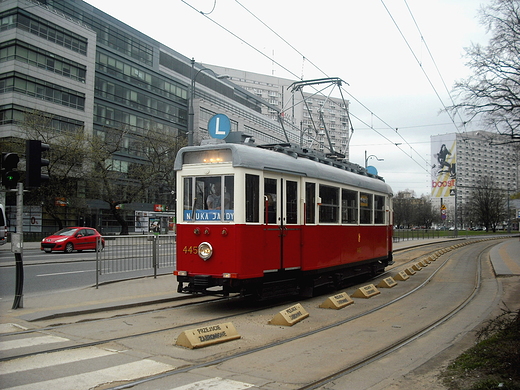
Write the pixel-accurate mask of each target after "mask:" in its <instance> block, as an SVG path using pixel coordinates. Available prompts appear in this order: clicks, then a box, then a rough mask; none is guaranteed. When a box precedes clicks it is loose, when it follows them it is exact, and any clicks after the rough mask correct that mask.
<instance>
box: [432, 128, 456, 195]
mask: <svg viewBox="0 0 520 390" xmlns="http://www.w3.org/2000/svg"><path fill="white" fill-rule="evenodd" d="M431 151H432V171H431V176H432V192H431V197H432V198H447V197H449V196H455V185H456V180H457V177H456V170H455V167H456V161H457V160H456V152H457V147H456V134H445V135H435V136H432V137H431Z"/></svg>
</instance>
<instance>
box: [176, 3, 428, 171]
mask: <svg viewBox="0 0 520 390" xmlns="http://www.w3.org/2000/svg"><path fill="white" fill-rule="evenodd" d="M181 1H182V2H183V3H184V4H186V5H187V6H188V7H190V8H191V9H193V10H194V11H196V12H197V13H200V14H201V15H203V16H204V17H206V18H207V19H208V20H210V21H211V22H213V23H214V24H216V25H217V26H218V27H220V28H222V29H223V30H224V31H226V32H228V33H229V34H231V35H232V36H234V37H235V38H237V39H238V40H240V41H241V42H243V43H244V44H246V45H247V46H249V47H250V48H251V49H253V50H254V51H256V52H257V53H259V54H261V55H262V56H263V57H265V58H267V59H269V60H270V61H272V62H273V63H274V64H276V65H278V66H280V68H282V69H283V70H285V71H286V72H288V73H289V74H291V75H293V76H294V77H295V78H297V79H298V75H296V74H295V73H294V72H292V71H291V70H289V69H288V68H287V67H285V66H283V65H282V64H281V63H279V62H278V61H276V60H275V59H274V58H272V57H270V56H269V55H267V54H265V53H263V52H262V51H261V50H259V49H258V48H256V47H255V46H253V45H252V44H250V43H249V42H247V41H246V40H244V39H243V38H241V37H240V36H238V35H237V34H235V33H234V32H232V31H231V30H229V29H228V28H226V27H224V26H223V25H222V24H220V23H218V22H217V21H215V20H214V19H212V18H211V17H209V16H208V14H205V13H203V12H201V11H199V10H198V9H197V8H195V7H194V6H192V5H191V4H189V3H188V2H187V1H185V0H181ZM237 3H238V4H239V5H240V6H241V7H242V8H244V9H245V10H246V11H247V12H248V13H250V14H251V15H253V16H254V14H253V13H252V12H251V11H249V10H247V9H246V8H245V7H244V6H243V5H242V4H240V3H239V2H238V1H237ZM254 17H255V18H256V19H257V20H259V21H260V19H259V18H258V17H257V16H254ZM260 22H261V23H262V24H263V25H264V26H265V27H266V28H268V29H269V30H270V31H272V32H273V33H274V34H275V35H276V36H278V37H279V38H280V39H282V40H283V41H284V42H285V43H286V44H288V45H289V46H290V47H291V48H292V49H293V50H295V51H296V52H297V53H298V54H299V55H302V57H303V58H304V59H305V60H307V61H308V62H309V63H310V64H312V65H313V66H314V67H315V68H316V69H317V70H319V71H320V72H321V73H323V74H324V75H325V76H327V77H329V76H328V75H327V74H326V73H325V72H324V71H323V70H322V69H320V68H319V67H317V66H316V65H315V64H314V63H312V62H311V61H309V58H308V57H307V56H304V55H303V54H302V53H301V52H300V51H298V50H297V49H295V48H294V47H293V46H292V45H291V44H289V43H288V42H287V41H286V40H285V39H283V38H281V36H280V35H279V34H278V33H276V32H274V30H273V29H271V28H270V27H268V26H267V25H266V24H265V23H264V22H262V21H260ZM341 88H342V87H341ZM342 90H343V91H345V93H346V94H347V95H348V96H350V97H351V98H352V99H353V100H355V101H356V102H357V103H358V104H360V105H361V106H362V107H363V108H364V109H365V110H367V111H368V112H370V114H371V115H373V116H374V117H375V118H377V119H378V120H380V121H381V122H382V123H384V124H385V125H386V126H388V128H389V129H391V130H394V129H395V127H392V126H390V125H389V124H388V123H386V122H385V121H384V120H383V119H382V118H380V117H379V116H378V115H376V114H374V113H373V111H372V110H370V109H369V108H368V107H367V106H366V105H364V104H363V103H362V102H361V101H360V100H359V99H357V98H356V97H355V96H353V95H352V94H351V93H349V92H348V91H347V90H345V89H344V88H342ZM350 115H352V116H353V117H354V118H356V119H357V120H359V121H360V122H361V123H363V124H364V125H366V126H367V127H369V128H370V129H372V130H373V131H374V132H376V133H377V134H378V135H379V136H381V137H383V138H384V139H385V140H387V141H388V142H389V143H391V144H394V145H395V146H396V147H397V148H398V149H399V150H401V151H402V152H403V153H404V154H405V155H406V156H407V157H408V158H410V159H411V160H412V161H414V162H415V163H416V164H417V165H419V166H420V167H421V169H423V170H425V171H426V173H430V172H429V171H428V170H427V169H426V168H425V167H424V166H423V165H422V164H421V163H419V162H418V161H417V160H416V159H414V158H413V157H412V156H411V155H410V154H408V152H407V151H406V150H404V149H403V148H401V147H400V143H396V142H394V141H392V140H391V139H390V138H388V137H387V136H385V135H383V134H382V133H381V132H379V131H377V130H376V129H375V128H374V127H373V126H372V125H369V124H367V123H366V122H365V121H363V120H362V119H361V118H359V117H357V116H356V115H353V114H352V113H350ZM396 133H397V134H398V135H399V137H400V138H401V139H402V140H403V141H404V142H405V143H406V144H407V145H408V146H409V147H410V150H412V151H414V152H415V153H416V154H417V155H418V156H420V157H421V158H422V159H423V160H424V161H425V163H426V164H429V162H428V161H427V160H426V159H424V157H423V156H422V155H421V154H420V153H419V152H417V151H416V150H415V149H414V148H413V147H412V146H411V145H410V144H409V143H408V141H406V140H405V139H404V138H403V137H402V135H401V134H399V133H398V132H397V131H396Z"/></svg>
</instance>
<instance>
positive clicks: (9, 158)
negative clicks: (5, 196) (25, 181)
mask: <svg viewBox="0 0 520 390" xmlns="http://www.w3.org/2000/svg"><path fill="white" fill-rule="evenodd" d="M18 161H20V158H19V157H18V155H17V154H16V153H2V185H4V186H5V187H6V188H9V189H12V188H16V184H17V183H18V179H20V172H18V171H17V169H18Z"/></svg>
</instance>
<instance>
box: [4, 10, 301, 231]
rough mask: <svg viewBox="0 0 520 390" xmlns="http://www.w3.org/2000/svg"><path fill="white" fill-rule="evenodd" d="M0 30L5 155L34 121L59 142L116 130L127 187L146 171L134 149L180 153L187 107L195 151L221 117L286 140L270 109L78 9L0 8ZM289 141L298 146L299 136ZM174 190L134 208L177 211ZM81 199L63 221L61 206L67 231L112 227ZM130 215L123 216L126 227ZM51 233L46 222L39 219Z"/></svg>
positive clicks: (100, 15) (103, 213)
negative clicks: (151, 144) (172, 148)
mask: <svg viewBox="0 0 520 390" xmlns="http://www.w3.org/2000/svg"><path fill="white" fill-rule="evenodd" d="M0 22H1V23H0V32H1V35H0V64H1V71H0V145H1V146H2V151H4V149H3V148H7V147H11V145H16V144H18V146H19V150H20V151H21V150H23V149H22V147H21V145H22V143H23V142H24V139H27V138H28V137H31V135H29V134H27V133H26V132H24V131H25V130H24V129H27V127H34V126H27V117H28V115H35V113H36V115H37V116H39V117H41V118H42V119H44V120H45V123H46V126H47V127H51V128H52V130H53V131H55V132H56V133H57V134H60V132H61V133H65V132H84V134H86V135H87V136H97V137H99V138H100V139H104V138H103V137H108V135H107V134H108V133H109V132H110V129H117V130H119V131H121V132H123V133H124V137H123V140H122V142H121V145H122V146H121V147H120V148H119V149H118V150H117V151H115V152H114V153H113V154H112V156H111V161H110V167H111V169H113V170H117V171H118V172H120V174H121V177H124V176H125V175H126V174H128V173H129V172H131V171H132V170H133V169H134V168H135V166H136V164H137V165H139V164H146V162H147V161H146V159H145V157H144V156H143V153H142V146H141V143H140V142H141V140H142V138H143V137H147V135H148V134H149V132H151V131H155V132H160V133H161V134H165V136H166V137H169V138H174V139H178V140H179V145H182V144H183V142H184V144H186V139H187V137H186V136H187V133H188V132H189V129H188V119H189V112H188V111H189V107H190V102H191V103H192V104H193V108H194V112H193V140H194V143H195V144H197V143H199V142H200V141H201V140H203V139H205V138H207V137H208V135H207V123H208V120H209V118H210V117H211V116H212V115H214V114H217V113H221V114H225V115H227V116H228V117H229V118H230V120H231V127H232V129H231V130H232V131H238V132H243V133H247V134H248V135H251V136H253V137H255V138H258V139H259V141H261V142H264V143H265V142H269V143H272V142H279V141H285V140H286V135H285V133H284V132H283V130H282V128H281V126H280V124H279V123H278V121H276V120H273V119H271V118H269V117H266V116H265V115H263V114H262V110H263V109H264V108H263V107H264V106H266V107H268V108H267V109H268V110H272V109H273V107H270V106H269V104H268V102H266V101H264V100H263V99H261V98H259V97H258V96H256V95H255V94H252V93H250V92H248V91H247V90H245V89H242V88H240V87H239V86H237V85H235V84H234V83H232V82H231V81H230V80H228V79H225V78H222V77H219V76H222V75H219V74H216V73H215V72H213V71H211V69H208V68H205V67H203V66H201V65H199V64H197V63H196V62H194V61H192V60H191V59H189V58H188V57H185V56H184V55H182V54H180V53H178V52H176V51H175V50H173V49H172V48H169V47H167V46H165V45H163V44H161V43H160V42H157V41H156V40H154V39H152V38H150V37H148V36H146V35H144V34H142V33H140V32H139V31H137V30H136V29H134V28H132V27H130V26H128V25H126V24H124V23H122V22H121V21H119V20H117V19H115V18H113V17H112V16H110V15H108V14H106V13H104V12H102V11H100V10H99V9H97V8H95V7H92V6H91V5H89V4H88V3H86V2H84V1H81V0H53V1H41V2H37V1H30V0H5V1H2V2H0ZM192 82H193V86H194V88H193V89H192V88H191V85H192ZM192 98H193V99H192ZM32 130H34V128H33V129H32ZM289 137H290V139H291V141H297V140H298V135H297V134H294V133H290V134H289ZM10 151H12V150H10ZM21 153H22V154H23V152H21ZM107 164H108V162H107ZM22 167H23V165H22ZM22 169H23V168H22ZM170 190H171V189H168V188H163V187H159V186H158V187H157V188H150V189H149V190H148V191H147V192H146V195H145V196H144V197H143V199H141V200H140V202H139V204H136V205H132V206H131V207H130V208H132V207H133V208H134V209H135V210H140V211H143V210H144V211H153V208H154V205H155V204H156V203H165V204H173V202H174V198H173V196H172V195H171V191H170ZM78 196H84V197H85V202H86V208H85V209H82V210H79V209H76V210H72V209H71V208H68V210H67V212H65V208H67V207H66V205H67V202H66V201H62V204H63V205H65V206H64V210H63V216H64V218H65V221H66V223H67V224H68V223H71V224H72V223H79V222H84V223H88V224H91V225H96V226H98V225H103V224H105V222H106V225H107V226H108V225H110V226H117V223H115V221H113V220H110V218H111V217H110V212H109V210H108V209H109V207H108V206H107V204H106V202H101V201H99V200H97V199H89V189H88V188H83V189H81V190H80V191H79V192H78ZM134 203H135V202H134ZM127 206H128V205H127ZM131 212H132V210H128V211H127V210H125V213H126V214H127V215H126V217H127V218H132V217H131V215H130V213H131ZM86 214H88V215H86ZM79 215H81V216H82V217H81V218H82V220H81V221H79ZM40 218H42V216H41V215H40ZM85 221H86V222H85ZM47 223H52V221H51V220H50V218H49V217H46V216H43V225H46V224H47ZM116 228H117V227H116Z"/></svg>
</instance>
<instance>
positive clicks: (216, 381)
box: [171, 377, 254, 390]
mask: <svg viewBox="0 0 520 390" xmlns="http://www.w3.org/2000/svg"><path fill="white" fill-rule="evenodd" d="M253 386H254V385H251V384H249V383H244V382H238V381H234V380H231V379H223V378H218V377H216V378H211V379H206V380H203V381H199V382H194V383H190V384H189V385H184V386H181V387H176V388H174V389H171V390H200V389H211V390H245V389H249V388H251V387H253Z"/></svg>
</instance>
